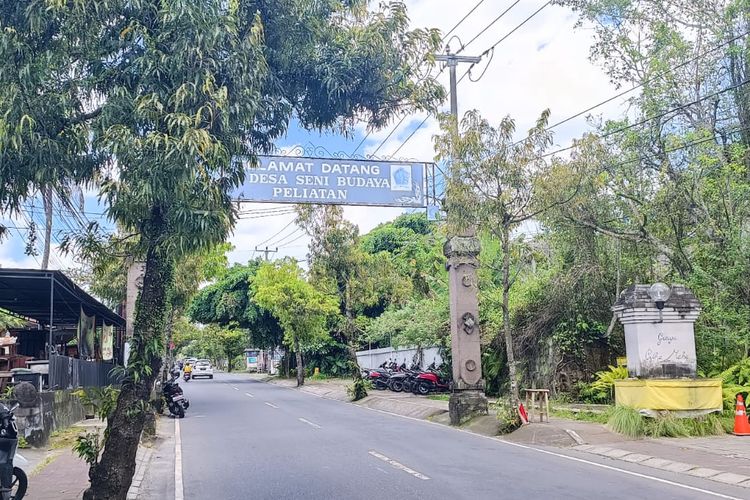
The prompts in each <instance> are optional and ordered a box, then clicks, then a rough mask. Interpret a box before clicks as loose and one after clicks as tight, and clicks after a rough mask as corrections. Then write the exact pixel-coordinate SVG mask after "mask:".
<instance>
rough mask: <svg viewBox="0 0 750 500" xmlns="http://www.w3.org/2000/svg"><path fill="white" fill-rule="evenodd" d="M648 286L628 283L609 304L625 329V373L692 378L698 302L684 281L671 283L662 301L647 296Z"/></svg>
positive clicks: (654, 376) (694, 366) (655, 376)
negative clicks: (694, 325)
mask: <svg viewBox="0 0 750 500" xmlns="http://www.w3.org/2000/svg"><path fill="white" fill-rule="evenodd" d="M649 288H650V287H649V285H632V286H630V287H628V288H627V289H625V290H623V292H622V293H621V294H620V297H619V298H618V300H617V302H616V303H615V305H614V306H613V307H612V310H613V311H614V312H615V314H616V315H617V318H618V319H619V320H620V323H622V325H623V328H624V329H625V350H626V353H627V357H628V375H629V376H630V377H639V378H680V377H690V378H694V377H695V376H696V363H697V361H696V354H695V334H694V332H693V324H694V323H695V321H696V320H697V319H698V315H699V314H700V311H701V304H700V302H699V301H698V299H697V298H696V297H695V295H694V294H693V292H692V291H690V289H688V288H687V287H685V286H684V285H672V286H671V287H670V288H671V294H670V296H669V298H668V299H667V300H666V301H665V302H664V303H662V304H657V303H656V302H654V300H653V299H652V298H651V297H650V296H649ZM659 305H661V306H662V308H661V309H659V307H658V306H659Z"/></svg>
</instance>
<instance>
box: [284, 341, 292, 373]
mask: <svg viewBox="0 0 750 500" xmlns="http://www.w3.org/2000/svg"><path fill="white" fill-rule="evenodd" d="M284 350H285V351H286V354H285V355H284V361H286V366H285V367H284V377H285V378H289V364H290V363H291V360H290V359H289V356H290V355H291V353H290V352H289V348H288V347H285V348H284Z"/></svg>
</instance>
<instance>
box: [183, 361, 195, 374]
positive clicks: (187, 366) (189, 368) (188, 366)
mask: <svg viewBox="0 0 750 500" xmlns="http://www.w3.org/2000/svg"><path fill="white" fill-rule="evenodd" d="M183 371H184V372H185V375H187V376H188V377H191V376H192V375H193V365H191V364H190V363H185V368H183Z"/></svg>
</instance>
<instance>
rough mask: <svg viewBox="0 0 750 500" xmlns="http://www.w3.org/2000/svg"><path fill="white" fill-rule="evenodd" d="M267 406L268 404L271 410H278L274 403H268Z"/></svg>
mask: <svg viewBox="0 0 750 500" xmlns="http://www.w3.org/2000/svg"><path fill="white" fill-rule="evenodd" d="M266 404H267V405H268V406H270V407H271V408H278V406H276V405H275V404H273V403H268V402H266Z"/></svg>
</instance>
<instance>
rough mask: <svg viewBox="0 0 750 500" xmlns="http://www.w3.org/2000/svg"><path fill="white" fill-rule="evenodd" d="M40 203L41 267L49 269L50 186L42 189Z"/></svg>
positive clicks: (50, 231)
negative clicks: (42, 244)
mask: <svg viewBox="0 0 750 500" xmlns="http://www.w3.org/2000/svg"><path fill="white" fill-rule="evenodd" d="M42 203H43V204H44V252H43V253H42V269H49V254H50V251H51V249H52V186H44V188H43V189H42Z"/></svg>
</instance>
